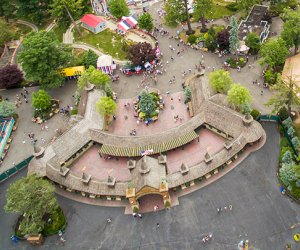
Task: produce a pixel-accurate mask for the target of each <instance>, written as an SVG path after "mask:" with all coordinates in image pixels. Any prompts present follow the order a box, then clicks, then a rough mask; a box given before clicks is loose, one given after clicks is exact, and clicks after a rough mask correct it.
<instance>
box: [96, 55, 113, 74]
mask: <svg viewBox="0 0 300 250" xmlns="http://www.w3.org/2000/svg"><path fill="white" fill-rule="evenodd" d="M97 69H98V70H101V71H102V72H103V73H105V74H108V75H112V74H113V70H114V69H116V65H115V63H114V61H113V59H112V57H111V56H109V55H102V56H99V58H98V60H97Z"/></svg>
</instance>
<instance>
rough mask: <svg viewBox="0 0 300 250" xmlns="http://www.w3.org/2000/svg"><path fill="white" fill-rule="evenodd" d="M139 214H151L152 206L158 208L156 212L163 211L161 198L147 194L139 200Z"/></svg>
mask: <svg viewBox="0 0 300 250" xmlns="http://www.w3.org/2000/svg"><path fill="white" fill-rule="evenodd" d="M139 203H140V210H139V212H140V213H147V212H153V211H154V206H158V210H161V209H163V208H164V207H165V206H164V202H163V197H162V196H161V195H159V194H148V195H145V196H143V197H141V198H140V199H139Z"/></svg>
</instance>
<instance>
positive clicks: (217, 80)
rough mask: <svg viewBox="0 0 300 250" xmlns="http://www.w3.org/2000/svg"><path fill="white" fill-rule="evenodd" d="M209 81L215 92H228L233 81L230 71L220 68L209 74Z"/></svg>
mask: <svg viewBox="0 0 300 250" xmlns="http://www.w3.org/2000/svg"><path fill="white" fill-rule="evenodd" d="M209 83H210V85H211V87H212V89H213V91H214V92H216V93H223V94H226V93H227V92H228V90H229V88H230V86H231V85H232V84H233V81H232V79H231V76H230V73H229V72H228V71H225V70H223V69H220V70H215V71H213V72H211V73H210V74H209Z"/></svg>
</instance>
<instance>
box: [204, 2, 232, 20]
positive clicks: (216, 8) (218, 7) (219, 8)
mask: <svg viewBox="0 0 300 250" xmlns="http://www.w3.org/2000/svg"><path fill="white" fill-rule="evenodd" d="M228 3H229V2H228ZM228 3H227V4H228ZM235 13H236V12H234V11H231V10H229V9H227V8H226V7H225V6H224V5H223V4H222V3H220V4H219V3H214V5H213V7H212V10H211V12H210V13H209V14H207V15H206V18H207V19H220V18H222V17H223V16H232V15H234V14H235Z"/></svg>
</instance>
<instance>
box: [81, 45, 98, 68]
mask: <svg viewBox="0 0 300 250" xmlns="http://www.w3.org/2000/svg"><path fill="white" fill-rule="evenodd" d="M97 60H98V55H97V54H96V53H95V52H94V51H92V50H90V49H89V50H88V51H87V52H86V53H85V54H84V58H83V64H84V66H85V67H86V68H88V67H89V66H93V67H95V68H96V67H97Z"/></svg>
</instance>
